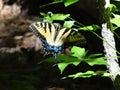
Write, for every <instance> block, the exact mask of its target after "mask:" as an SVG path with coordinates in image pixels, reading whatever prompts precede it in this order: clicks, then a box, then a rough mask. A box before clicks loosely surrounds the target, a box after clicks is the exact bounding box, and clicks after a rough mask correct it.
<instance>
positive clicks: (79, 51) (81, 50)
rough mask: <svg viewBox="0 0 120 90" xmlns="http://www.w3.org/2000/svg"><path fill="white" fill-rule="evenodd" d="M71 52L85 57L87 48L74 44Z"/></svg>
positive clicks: (75, 55) (78, 56)
mask: <svg viewBox="0 0 120 90" xmlns="http://www.w3.org/2000/svg"><path fill="white" fill-rule="evenodd" d="M71 52H72V53H73V54H72V56H74V57H77V58H80V57H83V56H84V55H85V54H86V53H85V48H80V47H77V46H73V48H72V49H71Z"/></svg>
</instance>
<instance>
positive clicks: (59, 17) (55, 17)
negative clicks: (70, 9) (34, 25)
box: [51, 14, 70, 20]
mask: <svg viewBox="0 0 120 90" xmlns="http://www.w3.org/2000/svg"><path fill="white" fill-rule="evenodd" d="M69 16H70V14H53V15H52V16H51V18H52V19H53V20H65V19H66V18H68V17H69Z"/></svg>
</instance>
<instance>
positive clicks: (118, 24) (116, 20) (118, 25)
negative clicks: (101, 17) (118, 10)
mask: <svg viewBox="0 0 120 90" xmlns="http://www.w3.org/2000/svg"><path fill="white" fill-rule="evenodd" d="M113 16H114V18H112V19H111V23H113V24H115V25H116V26H117V27H120V22H119V21H120V15H117V14H113Z"/></svg>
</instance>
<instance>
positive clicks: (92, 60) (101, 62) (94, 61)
mask: <svg viewBox="0 0 120 90" xmlns="http://www.w3.org/2000/svg"><path fill="white" fill-rule="evenodd" d="M84 61H85V62H86V63H88V64H89V65H90V66H93V65H106V66H107V65H108V64H107V62H106V60H105V59H104V58H102V57H100V58H87V59H86V60H84Z"/></svg>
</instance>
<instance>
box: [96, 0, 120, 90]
mask: <svg viewBox="0 0 120 90" xmlns="http://www.w3.org/2000/svg"><path fill="white" fill-rule="evenodd" d="M98 4H99V11H100V20H101V26H102V30H101V34H102V37H103V46H104V51H105V56H106V57H107V59H106V60H107V63H108V70H109V73H110V76H111V79H112V80H113V82H114V86H115V88H116V90H120V84H119V83H118V82H120V80H119V75H120V67H119V64H118V58H117V54H116V48H115V39H114V34H113V33H112V29H111V27H112V25H111V23H110V8H109V7H110V0H98Z"/></svg>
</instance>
